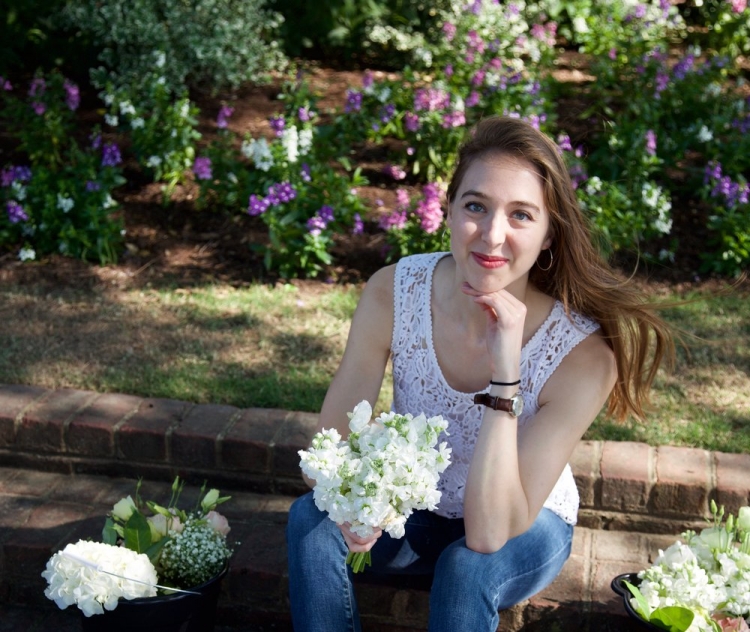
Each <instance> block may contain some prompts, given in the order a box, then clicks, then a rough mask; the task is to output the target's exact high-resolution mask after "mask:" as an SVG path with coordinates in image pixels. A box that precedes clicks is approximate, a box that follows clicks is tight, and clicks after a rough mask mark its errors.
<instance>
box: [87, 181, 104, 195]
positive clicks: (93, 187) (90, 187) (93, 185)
mask: <svg viewBox="0 0 750 632" xmlns="http://www.w3.org/2000/svg"><path fill="white" fill-rule="evenodd" d="M101 188H102V185H101V184H99V183H98V182H96V180H89V181H88V182H87V183H86V191H88V192H89V193H92V192H94V191H99V190H100V189H101Z"/></svg>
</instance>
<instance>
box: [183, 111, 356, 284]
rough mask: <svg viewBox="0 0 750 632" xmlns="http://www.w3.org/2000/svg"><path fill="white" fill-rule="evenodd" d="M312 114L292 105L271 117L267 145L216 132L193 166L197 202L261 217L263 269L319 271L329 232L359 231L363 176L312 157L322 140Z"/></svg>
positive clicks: (325, 260) (327, 259) (330, 242)
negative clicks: (264, 235) (264, 238)
mask: <svg viewBox="0 0 750 632" xmlns="http://www.w3.org/2000/svg"><path fill="white" fill-rule="evenodd" d="M293 107H295V104H294V103H293V102H291V101H290V102H289V103H288V108H289V109H292V108H293ZM315 116H316V113H315V112H314V111H312V110H309V109H305V110H303V111H300V110H299V109H297V111H296V113H290V115H289V116H288V117H285V116H283V115H280V116H278V117H273V119H272V121H271V122H272V127H274V128H275V129H276V135H275V137H274V138H272V139H271V140H270V142H269V140H268V139H266V138H265V137H260V138H257V139H253V138H250V137H246V138H245V139H244V141H243V142H242V144H241V146H240V148H239V150H238V148H237V147H236V145H237V143H236V139H235V135H234V134H233V133H232V132H230V131H229V130H228V129H221V130H220V132H219V134H218V135H217V138H216V140H215V141H214V142H213V143H211V145H210V146H209V147H208V148H207V149H206V151H205V152H204V153H203V154H201V156H199V157H198V158H197V159H196V167H194V172H195V176H196V179H197V181H198V183H199V187H200V197H199V200H198V205H199V206H200V207H201V208H208V207H210V208H224V209H229V210H233V211H240V212H243V213H245V212H247V213H249V214H250V215H251V216H253V217H260V219H261V221H262V222H263V223H264V224H265V225H266V228H267V230H268V238H269V242H270V244H269V245H268V246H262V247H259V249H260V251H261V252H262V254H263V258H264V262H265V265H266V268H267V269H268V270H272V271H277V272H279V273H280V274H281V276H282V277H286V278H288V277H294V276H298V275H303V276H311V277H314V276H317V275H318V274H319V273H320V272H321V270H323V268H324V266H329V265H331V263H332V262H333V258H332V256H331V249H332V248H333V246H334V243H335V242H334V235H336V234H345V233H348V232H360V231H361V230H362V229H363V226H362V216H363V215H364V212H365V207H364V205H363V203H362V201H361V200H360V199H359V197H358V196H357V194H356V188H357V187H360V186H363V185H364V184H366V182H367V181H366V180H365V178H363V177H362V175H361V172H360V170H359V169H355V170H353V172H352V173H351V175H349V174H347V173H346V171H345V169H343V168H342V167H341V166H336V165H335V164H332V163H331V162H329V161H328V160H326V159H321V158H320V157H319V156H318V155H317V154H316V151H315V150H316V148H323V147H325V146H326V145H325V143H321V142H319V141H318V140H317V139H316V138H315V132H316V127H315V126H314V125H313V123H312V118H313V117H315ZM344 162H346V161H344ZM199 164H200V168H198V165H199Z"/></svg>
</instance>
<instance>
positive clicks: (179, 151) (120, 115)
mask: <svg viewBox="0 0 750 632" xmlns="http://www.w3.org/2000/svg"><path fill="white" fill-rule="evenodd" d="M169 65H170V64H169V62H168V60H167V58H166V55H165V54H164V53H162V52H159V51H157V52H155V53H154V63H153V65H152V70H149V71H148V72H146V73H145V74H144V76H143V77H142V78H141V81H140V82H139V83H138V85H137V86H135V85H127V86H125V85H121V86H120V87H116V86H115V85H113V84H111V83H110V84H108V85H107V86H106V89H105V90H104V91H103V92H102V98H103V99H104V103H105V104H106V105H107V107H108V110H107V114H106V115H105V117H104V120H105V122H106V123H107V124H108V125H110V126H111V127H114V128H115V129H118V130H120V131H121V132H123V133H124V134H126V135H127V136H128V137H129V139H130V149H131V150H132V151H133V153H134V155H135V158H136V160H137V161H138V164H139V165H140V166H141V168H143V169H144V171H146V173H149V174H150V175H151V177H152V178H153V180H154V181H155V182H165V183H166V187H165V199H168V198H169V195H170V194H171V192H172V190H173V189H174V187H175V186H176V185H177V184H178V183H180V182H183V181H184V180H185V175H186V171H187V170H188V169H190V167H191V166H192V165H193V160H194V158H195V142H196V141H197V140H198V139H199V138H200V137H201V135H200V133H198V131H197V129H196V127H197V125H198V118H197V117H198V114H199V111H198V108H197V107H196V106H195V105H194V104H193V103H192V102H191V101H190V99H189V98H188V97H187V95H186V94H185V93H181V94H178V95H176V96H175V95H173V94H171V93H170V91H169V90H168V89H167V84H166V81H165V75H164V73H165V72H166V68H167V67H168V66H169Z"/></svg>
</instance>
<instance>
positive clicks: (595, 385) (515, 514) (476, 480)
mask: <svg viewBox="0 0 750 632" xmlns="http://www.w3.org/2000/svg"><path fill="white" fill-rule="evenodd" d="M616 379H617V369H616V365H615V360H614V355H613V353H612V351H611V349H610V348H609V347H608V346H607V344H606V343H605V342H604V340H603V338H602V337H601V336H600V335H598V334H593V335H591V336H589V337H588V338H586V339H585V340H583V341H582V342H581V343H580V344H578V345H577V346H576V347H575V348H574V349H573V350H572V351H571V352H570V353H569V354H568V355H567V356H566V357H565V359H564V360H563V361H562V362H561V364H560V366H559V367H558V368H557V369H556V370H555V372H554V373H553V374H552V376H551V377H550V378H549V380H548V381H547V384H546V385H545V386H544V388H543V389H542V392H541V393H540V396H539V404H540V409H539V412H538V413H537V414H536V415H535V417H534V418H533V419H530V420H529V421H528V422H527V423H526V424H525V425H524V427H523V429H522V431H521V432H520V433H519V432H518V425H517V420H516V419H515V418H513V417H511V415H510V414H508V413H505V412H502V411H494V410H492V409H490V408H488V409H486V410H485V412H484V416H483V420H482V426H481V428H480V432H479V436H478V438H477V443H476V447H475V450H474V455H473V458H472V462H471V466H470V470H469V476H468V480H467V484H466V491H465V498H464V520H465V523H466V543H467V546H468V547H469V548H471V549H472V550H475V551H479V552H484V553H491V552H494V551H497V550H499V549H500V548H502V546H503V545H504V544H505V542H506V541H507V540H509V539H510V538H513V537H515V536H517V535H520V534H521V533H523V532H524V531H526V530H527V529H528V528H529V527H530V526H531V524H532V523H533V522H534V520H535V519H536V516H537V515H538V513H539V511H541V509H542V506H543V504H544V502H545V500H546V499H547V497H548V496H549V494H550V493H551V492H552V489H553V488H554V486H555V483H556V482H557V480H558V479H559V477H560V474H561V473H562V471H563V469H564V467H565V465H566V463H567V462H568V461H569V459H570V456H571V454H572V453H573V450H574V449H575V447H576V445H577V443H578V441H579V440H580V439H581V437H582V436H583V433H584V432H585V431H586V429H587V428H588V427H589V425H590V424H591V422H592V421H593V420H594V418H595V417H596V415H597V414H598V413H599V411H600V410H601V408H602V406H603V405H604V403H605V401H606V400H607V397H608V396H609V394H610V392H611V390H612V388H613V386H614V384H615V381H616ZM492 388H493V390H491V391H490V392H491V393H492V394H496V395H500V396H502V397H510V396H511V395H513V392H515V387H510V388H509V387H492ZM495 391H497V392H495ZM511 391H513V392H511Z"/></svg>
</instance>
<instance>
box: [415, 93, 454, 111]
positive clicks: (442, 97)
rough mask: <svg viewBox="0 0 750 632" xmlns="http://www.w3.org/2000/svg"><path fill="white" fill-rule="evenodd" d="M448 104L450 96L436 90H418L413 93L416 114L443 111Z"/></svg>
mask: <svg viewBox="0 0 750 632" xmlns="http://www.w3.org/2000/svg"><path fill="white" fill-rule="evenodd" d="M450 104H451V97H450V94H448V93H447V92H444V91H443V90H439V89H437V88H420V89H419V90H417V91H416V92H415V93H414V109H415V110H416V111H417V112H420V111H422V110H427V111H428V112H433V111H435V110H445V109H446V108H448V107H449V106H450Z"/></svg>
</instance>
